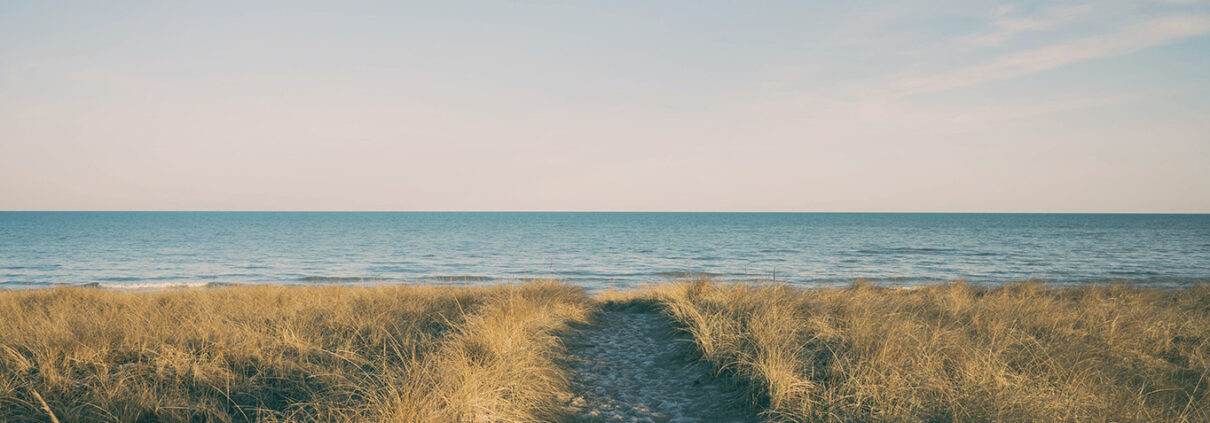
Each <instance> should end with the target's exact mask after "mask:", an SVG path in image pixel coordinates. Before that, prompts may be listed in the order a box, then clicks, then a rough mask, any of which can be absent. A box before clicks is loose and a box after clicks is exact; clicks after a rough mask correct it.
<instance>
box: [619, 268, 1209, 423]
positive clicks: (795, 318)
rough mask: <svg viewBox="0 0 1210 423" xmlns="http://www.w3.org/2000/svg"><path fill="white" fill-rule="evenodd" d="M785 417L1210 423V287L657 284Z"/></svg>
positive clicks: (707, 343)
mask: <svg viewBox="0 0 1210 423" xmlns="http://www.w3.org/2000/svg"><path fill="white" fill-rule="evenodd" d="M643 295H647V296H651V297H654V298H655V299H657V300H658V301H659V302H661V303H663V305H664V307H665V311H666V312H667V313H668V314H669V315H670V316H671V317H672V318H673V319H674V320H676V321H678V322H679V323H680V324H682V325H683V326H684V328H685V330H687V331H688V332H689V333H690V334H692V335H693V339H694V342H695V343H696V345H697V347H698V349H699V350H700V353H701V355H702V357H703V359H705V360H708V361H710V362H711V363H713V364H714V365H716V366H717V367H718V368H720V369H723V370H724V371H727V372H731V373H733V374H734V375H736V376H737V377H738V378H739V379H743V380H747V381H749V382H750V384H751V386H752V388H753V392H754V394H755V395H754V397H755V398H757V399H758V401H760V402H762V403H763V405H764V406H765V407H767V410H768V411H767V415H769V416H770V417H772V418H774V419H775V420H783V421H1171V422H1180V421H1210V395H1207V389H1208V388H1210V380H1208V379H1210V371H1208V367H1207V366H1208V365H1210V287H1207V286H1198V287H1192V288H1188V289H1179V290H1161V289H1142V288H1131V287H1126V286H1086V287H1079V288H1050V287H1047V286H1045V285H1043V284H1040V283H1018V284H1012V285H1008V286H1004V287H999V288H979V287H974V286H970V285H967V284H963V283H953V284H946V285H938V286H930V287H924V288H920V289H913V290H908V289H885V288H877V287H872V286H869V285H865V284H860V283H859V284H855V285H854V286H853V287H851V288H848V289H795V288H791V287H787V286H776V285H768V286H751V285H720V284H715V283H711V282H708V281H694V282H684V283H678V284H673V285H665V286H662V287H657V288H654V289H652V290H650V291H647V292H646V293H644V294H643Z"/></svg>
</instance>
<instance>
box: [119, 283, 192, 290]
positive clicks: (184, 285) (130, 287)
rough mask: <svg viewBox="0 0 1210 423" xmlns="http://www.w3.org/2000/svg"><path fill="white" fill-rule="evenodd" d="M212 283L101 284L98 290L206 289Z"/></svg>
mask: <svg viewBox="0 0 1210 423" xmlns="http://www.w3.org/2000/svg"><path fill="white" fill-rule="evenodd" d="M209 285H210V282H138V283H108V282H101V283H98V284H97V287H98V288H104V289H117V290H139V289H169V288H204V287H206V286H209Z"/></svg>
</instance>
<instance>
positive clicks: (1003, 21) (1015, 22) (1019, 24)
mask: <svg viewBox="0 0 1210 423" xmlns="http://www.w3.org/2000/svg"><path fill="white" fill-rule="evenodd" d="M1091 11H1092V5H1088V4H1080V5H1067V6H1050V7H1044V8H1042V9H1041V10H1039V11H1038V12H1037V13H1034V14H1032V15H1026V14H1023V13H1021V12H1020V8H1019V7H1017V6H1015V5H1004V6H1000V7H999V8H997V9H996V16H995V18H994V20H993V21H992V29H991V30H990V31H985V32H980V33H977V34H973V35H970V36H968V37H965V38H963V39H962V40H961V41H960V44H963V45H967V46H974V47H990V46H997V45H1000V44H1003V43H1004V42H1006V41H1008V40H1010V39H1012V38H1013V37H1015V36H1017V35H1019V34H1021V33H1024V32H1030V31H1041V30H1046V29H1050V28H1053V27H1055V26H1056V25H1060V24H1063V23H1065V22H1070V21H1072V20H1074V19H1076V18H1078V17H1080V16H1084V15H1087V14H1088V13H1089V12H1091Z"/></svg>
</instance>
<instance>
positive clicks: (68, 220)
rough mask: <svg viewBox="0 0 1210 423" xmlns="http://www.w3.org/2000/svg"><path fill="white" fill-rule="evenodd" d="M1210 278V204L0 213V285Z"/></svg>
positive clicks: (903, 282) (610, 284)
mask: <svg viewBox="0 0 1210 423" xmlns="http://www.w3.org/2000/svg"><path fill="white" fill-rule="evenodd" d="M685 274H707V275H710V276H712V277H714V278H718V279H723V280H750V279H770V278H773V277H776V279H777V280H779V281H787V282H789V283H794V284H803V285H843V284H848V283H850V282H851V281H852V280H853V279H856V278H865V279H867V280H869V281H871V282H873V283H878V284H890V285H913V284H920V283H931V282H935V281H948V280H954V279H965V280H967V281H970V282H974V283H992V284H994V283H999V282H1004V281H1013V280H1021V279H1044V280H1048V281H1050V282H1052V283H1060V284H1062V283H1084V282H1090V281H1104V280H1131V281H1137V282H1140V283H1150V284H1182V283H1189V282H1191V281H1205V280H1208V279H1210V215H1124V214H1123V215H1119V214H1087V215H1084V214H912V213H908V214H895V213H889V214H884V213H447V212H433V213H343V212H336V213H261V212H246V213H245V212H221V213H210V212H0V288H8V289H13V288H35V287H48V286H54V285H56V284H69V285H75V284H96V285H100V286H107V287H120V286H127V287H143V286H165V285H199V284H211V283H230V284H244V283H275V284H325V283H390V282H408V283H427V282H456V283H461V282H466V283H492V282H496V281H506V280H516V279H523V278H530V277H557V278H561V279H564V280H567V281H570V282H572V283H575V284H580V285H583V286H586V287H589V288H594V289H595V288H604V287H625V286H631V285H634V284H639V283H644V282H658V281H661V280H667V279H670V278H676V277H680V276H683V275H685Z"/></svg>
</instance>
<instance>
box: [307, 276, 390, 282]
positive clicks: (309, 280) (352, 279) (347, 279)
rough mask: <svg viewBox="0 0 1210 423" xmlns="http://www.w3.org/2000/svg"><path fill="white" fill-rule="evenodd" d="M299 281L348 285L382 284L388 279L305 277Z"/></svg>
mask: <svg viewBox="0 0 1210 423" xmlns="http://www.w3.org/2000/svg"><path fill="white" fill-rule="evenodd" d="M298 280H300V281H303V282H312V283H324V282H328V283H333V282H335V283H347V282H382V281H385V280H387V279H386V278H380V277H376V276H303V277H301V278H298Z"/></svg>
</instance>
